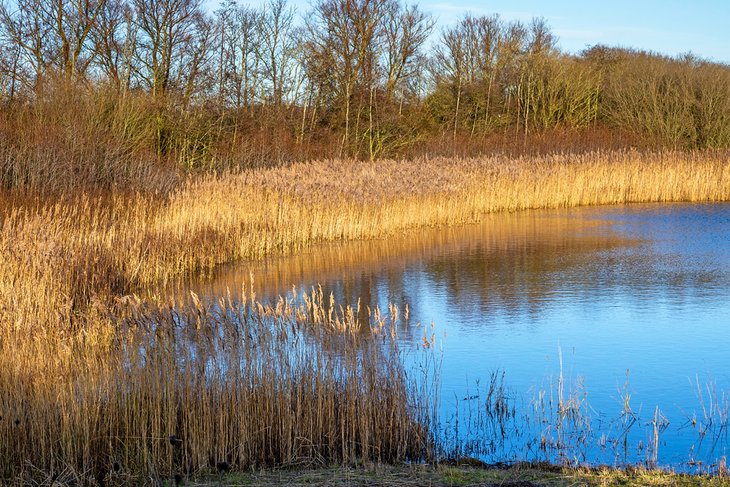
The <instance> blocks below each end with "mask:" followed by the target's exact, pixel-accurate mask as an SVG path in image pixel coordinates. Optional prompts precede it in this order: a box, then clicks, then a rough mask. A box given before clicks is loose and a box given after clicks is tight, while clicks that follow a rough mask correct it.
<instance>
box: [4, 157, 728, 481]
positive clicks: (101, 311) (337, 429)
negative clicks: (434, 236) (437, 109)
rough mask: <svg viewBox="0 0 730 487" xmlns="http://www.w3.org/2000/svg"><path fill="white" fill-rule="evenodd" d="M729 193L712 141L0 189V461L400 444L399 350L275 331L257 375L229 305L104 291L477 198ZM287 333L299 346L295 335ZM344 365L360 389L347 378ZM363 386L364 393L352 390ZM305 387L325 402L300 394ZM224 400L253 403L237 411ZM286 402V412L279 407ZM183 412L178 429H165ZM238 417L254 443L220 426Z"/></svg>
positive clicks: (388, 449)
mask: <svg viewBox="0 0 730 487" xmlns="http://www.w3.org/2000/svg"><path fill="white" fill-rule="evenodd" d="M728 199H730V156H729V155H728V154H727V153H721V152H705V153H679V152H672V153H661V154H642V153H636V152H616V153H590V154H584V155H556V156H552V157H542V158H519V159H507V158H501V157H491V158H482V159H468V160H466V159H465V160H460V159H442V158H439V159H422V160H418V161H410V162H403V161H379V162H376V163H367V162H358V161H319V162H310V163H302V164H294V165H292V166H288V167H281V168H276V169H257V170H252V171H247V172H244V173H240V174H227V175H223V176H209V177H206V178H202V179H194V180H190V181H188V182H187V183H185V184H184V185H183V186H182V187H181V188H179V189H178V190H176V191H174V192H172V193H171V194H165V195H164V196H162V195H159V194H158V195H154V193H150V192H146V193H144V194H139V195H130V194H129V192H128V191H125V192H116V191H108V192H105V193H103V194H93V195H91V194H76V193H69V194H62V195H58V196H54V197H45V198H36V197H33V196H32V195H30V196H29V195H19V194H17V193H12V192H11V193H8V192H3V193H0V361H1V363H0V381H1V386H0V415H1V416H2V417H3V419H2V421H0V445H3V446H2V448H5V450H4V451H3V452H2V457H0V458H2V459H3V462H0V463H2V465H4V467H3V468H4V470H3V471H2V474H3V476H4V478H6V479H7V478H17V475H21V476H23V475H34V474H33V472H37V470H35V469H40V471H42V472H45V473H48V472H53V473H59V472H74V475H87V474H88V475H92V474H93V476H97V477H98V476H99V475H102V476H103V475H106V474H107V473H108V472H107V470H105V469H107V468H108V467H109V462H110V461H111V462H112V466H113V465H114V463H118V464H119V465H124V468H127V469H133V470H134V471H136V472H147V473H149V474H152V473H154V474H155V475H162V474H167V473H170V472H172V471H173V469H174V468H178V467H177V465H178V463H179V462H180V461H182V460H184V461H185V462H187V463H186V464H185V465H188V463H189V465H190V468H198V467H201V466H203V465H206V464H207V463H210V462H212V461H213V460H215V459H218V458H221V457H225V458H226V460H224V461H230V462H234V463H235V464H236V465H247V464H249V463H250V464H255V463H259V462H266V461H273V462H278V461H281V462H287V461H295V460H296V459H298V458H305V457H306V458H309V457H314V458H320V459H321V460H322V461H338V460H341V461H349V460H351V459H352V458H354V457H356V456H363V457H365V458H382V459H388V458H404V457H406V456H409V455H415V454H416V450H418V449H419V448H420V447H421V445H422V443H420V442H421V441H422V438H421V437H418V436H417V435H416V434H417V433H418V434H421V433H422V432H421V430H419V429H418V427H417V424H412V423H413V422H414V421H415V422H416V423H417V422H418V416H414V415H413V414H411V413H412V411H409V407H408V404H410V401H411V400H412V399H413V397H419V396H418V395H417V394H416V395H415V396H413V395H409V393H408V390H407V389H404V388H403V387H405V386H403V387H401V386H399V385H398V384H402V382H398V381H401V379H402V377H401V375H399V374H401V372H402V370H401V369H398V368H397V365H396V363H395V362H393V363H392V364H391V362H389V361H388V360H385V359H383V358H380V357H379V356H378V355H373V354H375V350H374V349H373V350H371V351H370V352H367V353H370V354H371V355H368V357H369V358H367V360H368V361H370V362H367V361H364V357H365V355H360V354H354V352H352V353H351V354H350V355H346V357H348V358H347V360H350V362H346V364H349V365H347V367H345V368H344V369H341V370H340V369H335V368H332V367H331V369H329V370H330V372H327V370H328V369H326V367H325V365H327V364H333V363H334V362H327V361H324V362H316V361H315V362H314V364H315V365H311V364H310V365H307V363H308V362H307V360H305V359H306V358H312V359H314V358H316V357H315V356H314V355H312V356H307V355H301V356H300V355H294V356H293V357H292V358H289V356H288V355H282V353H283V352H282V350H288V349H286V348H275V349H273V350H272V351H271V352H270V354H269V355H266V354H264V355H263V356H262V357H264V358H266V357H268V359H267V360H269V362H257V364H258V366H257V367H258V368H256V370H257V371H260V372H261V374H264V372H266V373H271V374H273V375H265V374H264V375H263V376H256V375H245V374H244V375H243V376H236V375H233V376H231V375H230V374H233V373H234V371H236V370H240V369H241V368H242V367H243V366H244V365H245V364H246V363H248V362H245V361H243V358H242V357H244V355H245V354H244V352H245V351H246V350H250V349H247V348H246V347H248V346H249V345H251V346H252V347H253V346H254V345H255V346H257V347H263V345H256V343H257V342H256V338H255V337H254V339H253V340H252V341H248V339H247V338H246V337H244V336H243V335H241V336H239V335H237V334H236V333H240V325H238V323H239V322H240V319H238V318H235V313H237V312H238V311H236V310H234V309H232V308H231V307H230V306H228V305H225V303H224V305H223V306H222V307H220V308H218V309H219V310H225V312H224V311H219V312H214V313H211V312H209V311H208V310H201V309H199V308H198V307H197V306H196V305H195V304H193V305H187V306H185V307H180V308H178V307H170V306H168V305H165V304H154V305H153V304H150V303H146V304H144V303H142V304H139V306H138V308H139V310H138V311H136V312H134V313H132V312H131V311H129V310H128V309H127V311H126V312H122V311H120V310H121V309H122V308H119V306H118V305H115V304H114V303H115V300H116V299H117V298H119V297H120V296H123V295H126V294H129V293H130V292H131V291H133V290H136V289H143V288H145V287H149V286H155V285H158V284H160V283H163V282H165V281H168V280H171V279H174V278H177V277H179V276H183V275H193V274H198V273H206V272H208V271H210V270H211V269H213V268H214V267H215V266H217V265H219V264H221V263H224V262H230V261H233V260H237V259H257V258H261V257H264V256H267V255H272V254H286V253H294V252H297V251H299V250H300V249H303V248H305V247H308V246H311V245H313V244H316V243H318V242H325V241H334V240H351V239H374V238H384V237H387V236H389V235H393V234H397V233H401V232H405V231H408V230H411V229H416V228H421V227H428V226H439V225H456V224H462V223H469V222H475V221H478V220H479V219H480V218H482V217H483V215H484V214H485V213H489V212H496V211H517V210H521V209H526V208H555V207H569V206H578V205H596V204H615V203H629V202H654V201H657V202H670V201H724V200H728ZM160 302H164V300H160ZM110 310H112V311H113V310H117V311H119V313H112V312H111V311H110ZM254 311H255V313H254V315H256V316H260V318H257V319H258V320H259V321H258V322H257V325H256V326H259V327H260V328H261V330H264V329H266V328H267V327H272V329H276V327H277V326H281V327H282V328H286V327H285V326H283V325H284V324H286V325H287V326H289V325H291V324H292V323H300V322H303V321H306V320H305V319H304V317H303V316H301V317H300V316H299V315H297V314H296V312H294V311H293V310H288V311H287V310H273V311H266V310H260V309H259V308H258V307H257V308H256V310H254ZM287 313H292V314H287ZM234 318H235V319H234ZM308 319H312V317H311V316H310V317H309V318H308ZM343 319H344V318H343ZM227 320H228V321H227ZM309 328H316V327H309ZM295 330H296V327H295ZM189 333H192V334H193V336H192V337H190V336H188V335H186V334H189ZM262 333H263V331H262ZM287 336H288V338H287V340H285V341H287V342H288V341H291V339H292V338H291V336H290V335H287ZM295 336H297V337H299V336H304V335H301V334H300V333H298V332H296V333H295ZM347 336H350V335H347ZM226 337H228V338H226ZM231 337H234V338H235V340H239V339H240V340H241V341H240V342H237V341H231V340H233V338H231ZM353 337H354V335H352V336H351V338H348V339H349V340H355V338H353ZM267 340H268V341H266V342H265V343H267V344H270V345H272V346H273V344H274V343H276V340H275V337H274V336H271V337H269V338H267ZM302 340H303V338H302ZM358 340H360V339H359V338H358ZM236 343H238V344H237V345H235V346H234V345H233V344H236ZM323 343H325V344H326V346H327V347H331V348H329V349H328V348H326V347H325V348H322V346H320V348H316V347H315V350H316V353H317V354H321V355H322V357H325V356H329V355H331V352H332V351H333V350H339V349H340V348H341V347H342V346H344V345H347V343H345V344H344V345H343V344H341V343H337V344H336V345H335V341H334V340H333V339H330V338H328V339H327V340H325V341H324V342H323ZM358 343H359V342H358ZM267 346H268V345H267ZM323 346H324V345H323ZM236 347H238V348H236ZM264 348H265V347H264ZM345 348H347V347H345ZM350 348H351V349H354V345H352V344H350ZM267 350H269V349H267ZM296 350H299V349H296ZM305 350H306V353H315V352H312V351H311V349H309V348H306V347H305V348H304V349H302V350H300V351H299V352H297V353H302V354H304V353H305ZM219 351H220V353H219V354H217V353H218V352H219ZM214 352H215V353H214ZM228 353H234V355H233V356H229V355H227V354H228ZM267 353H269V352H267ZM346 353H347V352H346ZM378 353H380V352H378ZM216 354H217V355H216ZM235 354H239V355H235ZM241 354H244V355H241ZM355 357H359V358H358V361H356V360H355ZM262 360H263V359H262ZM376 360H377V363H375V362H374V361H376ZM366 363H367V364H369V365H368V367H361V366H360V365H362V364H366ZM356 365H358V366H357V367H356ZM308 367H309V368H308ZM323 367H325V368H323ZM371 369H373V370H371ZM375 369H377V370H375ZM275 371H276V372H275ZM282 371H283V372H282ZM193 372H194V373H193ZM244 372H246V373H247V374H249V373H250V374H253V373H254V371H253V370H252V371H248V369H245V370H244ZM236 373H238V372H236ZM241 373H242V374H243V372H241ZM323 373H325V374H330V375H326V376H325V377H321V376H320V375H319V374H323ZM337 373H343V374H345V375H344V376H339V375H337ZM276 374H280V375H276ZM348 374H349V375H348ZM379 374H385V375H384V376H382V375H379ZM243 377H245V378H247V379H246V380H244V379H243ZM348 377H349V379H347V378H348ZM355 378H357V380H355ZM345 379H347V380H345ZM385 379H388V381H387V384H391V382H392V383H393V386H392V387H393V388H391V387H390V386H388V387H383V384H384V383H385V382H386V381H385ZM391 379H392V381H391ZM258 380H261V381H263V382H262V383H264V384H268V386H267V387H271V390H269V391H268V392H267V394H269V395H268V396H261V397H264V399H261V397H260V396H258V395H257V394H258V392H257V389H256V388H253V385H252V384H255V383H257V382H256V381H258ZM343 381H344V382H343ZM356 382H357V383H358V384H360V385H362V389H358V390H350V389H348V387H354V385H355V383H356ZM244 386H245V387H244ZM371 386H372V387H373V388H370V389H368V388H369V387H371ZM376 386H377V387H376ZM246 387H248V389H246ZM300 388H301V389H300ZM312 388H314V389H312ZM242 391H247V393H246V394H244V393H243V392H242ZM244 396H245V397H244ZM366 396H367V397H371V399H369V400H371V401H373V402H372V403H367V404H365V403H364V402H363V403H361V402H358V401H366V399H365V398H366ZM266 398H268V399H266ZM282 398H287V399H286V404H287V405H288V406H287V408H284V406H283V404H284V402H282V401H284V399H282ZM291 398H295V399H297V401H301V402H297V403H293V402H291V401H290V399H291ZM305 398H306V400H305ZM315 399H316V400H322V401H326V402H327V404H326V405H322V406H321V408H320V409H317V411H312V410H310V409H301V408H311V407H313V401H315ZM259 400H261V401H263V402H261V406H257V405H256V404H259ZM241 401H243V402H241ZM245 401H249V403H246V402H245ZM292 401H293V399H292ZM338 401H344V402H338ZM315 402H316V401H315ZM305 403H306V404H305ZM241 404H249V406H247V407H249V409H242V410H241V411H246V413H247V415H250V416H251V419H250V421H252V422H253V423H251V424H249V423H246V426H245V428H244V426H242V424H243V423H241V421H244V419H241V414H242V413H239V412H238V408H239V407H240V405H241ZM317 407H318V408H319V407H320V406H317ZM340 407H341V408H344V409H338V408H340ZM260 408H264V409H260ZM266 408H268V409H266ZM363 410H365V411H367V413H366V414H364V415H363V414H362V413H361V412H362V411H363ZM381 410H382V411H383V412H384V413H385V412H389V413H390V416H387V417H388V418H390V419H387V420H386V417H385V416H382V415H381ZM219 411H220V413H219ZM384 413H383V414H384ZM16 420H17V424H16ZM300 420H302V421H304V423H303V424H305V426H304V428H305V430H300V429H298V428H299V427H298V426H296V427H295V424H299V421H300ZM393 420H397V421H398V425H399V426H397V427H394V426H393V425H392V424H391V422H392V421H393ZM220 421H223V422H222V423H221V422H220ZM245 421H249V420H248V419H247V420H245ZM307 424H308V425H309V426H306V425H307ZM384 424H387V425H388V426H387V427H386V426H383V425H384ZM232 425H234V426H232ZM235 425H237V426H235ZM246 428H248V429H246ZM257 428H258V429H257ZM183 432H185V436H186V437H185V440H184V441H185V442H186V443H184V444H183V449H177V450H176V449H172V448H171V447H172V445H169V446H167V444H165V438H167V437H168V436H170V435H182V434H183ZM189 432H195V434H193V435H192V437H191V435H190V434H188V433H189ZM264 432H268V433H272V432H273V433H275V435H274V437H273V438H276V439H270V440H269V439H267V438H269V436H266V437H265V438H264V434H265V433H264ZM268 433H267V434H268ZM244 434H245V435H249V436H250V435H253V438H254V439H255V441H254V444H255V445H257V446H255V447H253V446H250V447H249V446H242V445H240V444H238V446H235V445H236V443H235V442H239V443H240V442H241V441H243V440H242V438H244V437H245V435H244ZM383 434H385V436H384V437H383V436H382V435H383ZM391 435H394V436H391ZM409 435H411V436H409ZM376 437H377V438H376ZM193 438H198V439H193ZM196 441H199V442H200V443H195V442H196ZM168 444H169V441H168ZM176 444H177V443H176ZM251 448H254V449H251ZM399 449H400V450H399ZM179 452H182V453H179ZM297 452H299V453H297ZM301 452H305V453H306V454H304V453H301ZM165 455H166V456H165ZM176 455H177V456H176ZM229 456H230V459H229ZM178 457H179V458H178ZM181 459H182V460H181ZM216 461H217V460H216ZM175 462H178V463H175ZM186 468H187V467H186ZM92 470H97V472H92ZM102 478H104V477H102Z"/></svg>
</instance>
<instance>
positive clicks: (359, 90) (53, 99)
mask: <svg viewBox="0 0 730 487" xmlns="http://www.w3.org/2000/svg"><path fill="white" fill-rule="evenodd" d="M0 106H1V107H2V109H1V117H0V137H2V140H0V163H1V164H2V165H3V166H2V176H1V177H2V180H3V182H4V184H5V185H6V186H16V185H24V186H35V185H37V184H41V183H40V182H41V181H47V180H48V179H49V178H50V177H56V176H57V177H59V180H63V178H62V176H63V175H64V174H65V173H68V172H69V171H70V172H71V173H75V174H76V175H77V176H79V177H80V175H82V174H83V175H86V176H85V177H88V178H90V179H93V180H94V181H99V182H102V183H103V182H105V181H107V182H109V184H111V181H114V180H115V181H117V182H119V181H122V182H123V178H122V179H120V174H128V175H130V177H131V178H132V179H134V178H133V177H132V176H133V173H134V174H144V173H145V171H148V170H149V164H150V163H151V161H152V162H158V163H159V162H163V163H166V164H167V165H168V167H171V168H172V167H189V168H198V167H202V168H205V167H222V166H230V165H242V164H254V163H269V162H276V161H286V160H294V159H305V158H311V157H346V156H347V157H360V158H371V159H374V158H378V157H381V156H408V155H413V154H415V153H418V152H419V151H420V152H423V151H436V152H440V153H448V152H449V151H452V152H454V153H464V152H465V151H468V150H469V148H470V147H471V148H475V150H480V151H481V150H488V149H489V147H490V144H497V142H496V141H500V142H499V143H500V144H502V145H504V144H507V145H509V146H510V147H520V146H522V147H527V146H530V145H532V144H536V143H538V142H537V141H538V140H539V139H540V137H541V136H544V135H545V134H551V135H550V137H548V138H552V139H554V140H557V139H559V137H556V136H554V134H565V133H569V134H579V135H578V136H575V137H573V139H571V138H570V137H567V138H568V139H569V140H579V139H581V138H583V139H584V138H586V137H588V138H591V137H592V138H594V139H600V138H604V139H606V140H608V139H611V141H612V142H610V143H614V144H615V143H619V144H622V143H623V144H624V145H637V144H639V145H648V146H654V147H671V148H706V147H728V146H730V67H729V66H727V65H723V64H718V63H713V62H709V61H704V60H701V59H698V58H695V57H692V56H690V55H687V56H683V57H679V58H669V57H664V56H660V55H657V54H653V53H647V52H641V51H634V50H630V49H622V48H610V47H605V46H595V47H593V48H590V49H587V50H586V51H584V52H582V53H581V54H579V55H570V54H566V53H563V52H561V51H560V50H559V49H558V48H557V39H556V37H555V36H554V34H553V33H552V32H551V31H550V28H549V27H548V25H547V24H546V23H545V21H544V20H542V19H535V20H533V21H532V22H530V23H522V22H508V21H505V20H503V19H501V18H500V17H499V16H497V15H493V16H484V17H474V16H470V15H467V16H465V17H463V18H462V20H461V21H460V22H458V23H457V24H456V25H453V26H450V27H447V28H445V29H444V30H442V31H440V32H438V31H436V29H435V26H434V21H433V19H432V18H431V17H430V16H429V15H428V14H427V13H425V12H423V11H422V10H421V9H420V8H419V7H418V6H416V5H406V4H404V3H401V1H400V0H313V3H312V4H311V6H310V9H309V10H308V11H307V12H302V13H298V12H296V11H295V10H294V9H293V8H292V7H291V6H290V5H289V4H287V1H286V0H270V2H269V3H267V4H266V5H265V6H264V7H262V8H251V7H248V6H245V5H241V4H238V3H236V2H235V1H233V0H226V2H225V3H223V4H222V5H220V7H219V8H218V9H217V10H215V11H214V12H212V13H210V12H207V11H206V10H205V9H204V8H203V4H202V1H201V0H161V1H153V0H2V1H1V2H0ZM606 134H609V135H608V136H607V135H606ZM597 143H598V144H600V141H598V142H597ZM607 143H608V142H607ZM21 159H22V160H21ZM92 160H93V161H96V162H93V163H92ZM99 161H105V163H104V164H102V163H101V162H99ZM110 161H117V162H118V164H111V163H110ZM89 164H92V165H91V169H90V166H89ZM135 164H136V166H135ZM158 166H159V164H158ZM64 168H65V169H64ZM36 181H38V182H37V183H36Z"/></svg>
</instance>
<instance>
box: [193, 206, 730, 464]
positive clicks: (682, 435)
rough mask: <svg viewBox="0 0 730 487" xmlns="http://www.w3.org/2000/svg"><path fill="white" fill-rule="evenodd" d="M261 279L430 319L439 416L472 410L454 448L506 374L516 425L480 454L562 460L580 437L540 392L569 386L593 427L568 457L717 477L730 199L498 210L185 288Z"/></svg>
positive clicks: (722, 449) (231, 271)
mask: <svg viewBox="0 0 730 487" xmlns="http://www.w3.org/2000/svg"><path fill="white" fill-rule="evenodd" d="M250 273H253V274H254V275H255V281H256V288H257V289H258V290H259V291H258V292H259V297H263V298H266V297H267V296H268V297H270V298H271V299H273V298H274V297H276V296H277V295H284V296H285V295H286V294H287V292H289V290H290V289H291V288H292V285H295V286H297V287H298V288H300V289H301V288H304V289H308V288H310V287H311V286H315V285H318V284H321V285H322V287H323V289H324V292H325V294H326V295H328V294H330V293H333V294H334V296H335V298H337V299H338V301H340V302H345V303H349V304H355V303H357V300H358V299H360V302H361V305H362V306H363V308H364V307H365V306H370V307H371V308H374V307H375V306H378V305H379V306H380V307H381V308H382V309H387V304H388V303H395V304H396V305H398V306H399V308H400V309H401V310H404V309H405V307H406V305H407V306H408V308H409V310H410V322H411V323H415V322H420V323H422V324H424V325H425V326H421V327H419V326H413V325H411V326H409V327H408V329H403V330H401V333H400V337H401V340H402V341H403V342H404V345H405V346H412V347H414V348H415V347H417V346H420V345H421V344H422V343H423V336H424V333H426V335H427V336H428V337H429V338H430V337H431V336H432V335H433V336H435V339H436V347H437V349H438V356H439V360H440V377H441V390H442V393H441V400H442V407H441V420H442V422H443V426H444V428H449V427H452V428H453V426H454V425H455V423H456V421H455V419H456V415H457V412H458V415H459V417H460V421H461V425H462V426H461V430H460V431H459V433H458V434H456V433H453V432H452V433H451V434H452V435H455V436H456V439H466V437H465V435H468V434H470V433H466V432H465V431H464V429H465V427H464V425H465V424H466V423H468V422H469V420H468V419H467V418H466V415H467V414H468V411H471V414H472V415H473V414H476V413H475V411H476V410H478V409H479V407H480V406H479V401H480V400H483V399H484V397H485V393H484V388H485V387H486V384H488V382H489V378H490V375H491V374H493V373H494V372H495V371H502V372H503V373H504V384H505V387H506V388H507V391H508V393H507V397H508V399H509V401H510V403H511V404H512V407H514V409H515V411H516V412H515V415H516V418H517V419H515V420H514V421H513V424H511V425H510V428H513V429H509V428H508V433H507V435H506V436H507V437H508V438H507V439H506V441H504V442H501V443H500V444H499V445H497V446H493V447H492V448H488V449H485V450H483V451H482V452H481V453H478V454H477V455H478V456H481V457H483V458H484V459H485V460H488V461H499V460H513V459H527V460H539V459H552V460H555V459H556V458H558V456H556V454H555V452H554V451H553V452H552V453H550V452H547V451H546V449H545V448H544V447H545V445H544V444H543V445H540V442H539V439H540V438H543V439H544V438H547V441H548V444H549V443H550V442H553V443H555V442H556V441H562V442H564V443H570V441H571V439H565V438H564V439H562V440H560V439H559V438H558V437H559V435H560V432H559V431H558V430H559V429H560V427H556V426H555V423H554V422H553V421H552V420H539V419H538V420H535V417H536V416H540V417H542V416H548V415H549V414H548V413H544V412H543V413H539V412H538V410H539V409H540V408H536V407H535V406H536V404H537V403H538V402H539V398H540V397H541V394H543V397H544V398H550V397H551V395H552V397H553V398H554V400H557V399H556V398H557V397H558V394H559V391H558V388H559V386H560V385H562V388H563V392H562V394H563V396H564V401H568V399H569V398H571V397H572V398H573V400H575V401H576V403H577V404H579V405H580V415H581V417H582V419H581V421H582V420H583V419H584V418H588V422H587V423H583V426H581V427H580V428H578V429H581V431H579V432H578V433H577V435H576V436H577V437H580V438H579V439H576V438H572V441H573V442H575V443H580V445H579V446H577V447H575V448H567V447H566V451H565V452H563V453H561V454H560V455H559V457H560V458H562V459H564V460H568V461H576V462H583V461H586V462H589V463H604V464H624V463H643V462H648V463H653V462H654V461H656V462H657V463H658V465H660V466H664V467H673V468H678V469H696V468H699V469H712V467H713V465H716V464H717V463H718V462H719V461H720V460H721V459H722V457H723V456H724V455H725V454H726V453H728V450H730V448H729V447H728V400H729V399H730V398H728V394H729V393H730V350H729V348H730V205H728V204H713V205H701V204H700V205H685V204H670V205H634V206H619V207H596V208H581V209H571V210H551V211H531V212H522V213H515V214H505V215H494V216H491V217H485V221H484V222H483V223H480V224H476V225H470V226H465V227H460V228H446V229H437V230H433V229H431V230H426V231H418V232H414V233H407V234H404V235H402V236H395V237H392V238H390V239H387V240H379V241H366V242H354V243H347V244H332V245H326V246H319V247H317V248H314V249H311V250H310V251H308V252H307V253H305V254H302V255H299V256H295V257H289V258H276V259H271V260H268V261H265V262H261V263H256V264H246V265H242V266H241V265H239V266H232V267H225V268H221V269H220V270H219V271H218V272H217V273H216V275H215V276H214V278H213V279H212V280H206V281H204V282H197V283H192V284H187V287H189V288H192V289H193V290H194V291H195V292H197V293H198V294H199V295H201V296H207V297H210V298H215V297H217V296H221V295H223V294H225V292H226V289H227V288H230V289H231V290H236V289H240V288H241V286H246V287H248V283H249V276H250ZM432 324H433V328H432ZM561 376H562V382H561ZM480 388H481V389H480ZM480 391H481V392H480ZM571 395H572V396H571ZM476 396H479V397H476ZM469 398H471V399H469ZM627 406H628V407H627ZM657 408H658V409H657ZM627 411H631V414H630V415H628V413H627ZM527 416H530V417H531V418H532V420H534V421H533V422H532V423H531V424H529V425H527V424H522V425H520V424H518V423H519V422H520V421H519V418H520V417H527ZM543 419H544V418H543ZM509 431H514V434H512V433H509ZM518 432H519V433H518ZM556 438H557V440H556ZM452 439H453V438H452ZM657 439H658V442H657V441H656V440H657ZM574 446H575V445H574ZM694 462H696V463H694Z"/></svg>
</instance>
